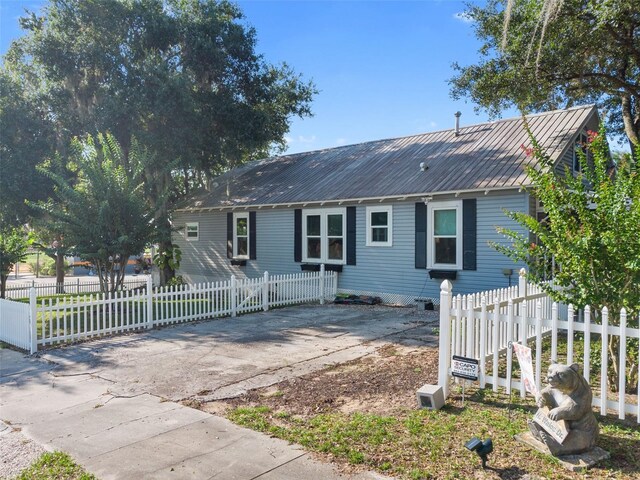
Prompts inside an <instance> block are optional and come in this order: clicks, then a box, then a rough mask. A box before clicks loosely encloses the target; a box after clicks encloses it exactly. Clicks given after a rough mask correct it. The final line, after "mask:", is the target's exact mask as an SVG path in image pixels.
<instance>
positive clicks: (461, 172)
mask: <svg viewBox="0 0 640 480" xmlns="http://www.w3.org/2000/svg"><path fill="white" fill-rule="evenodd" d="M595 113H596V110H595V107H594V106H585V107H575V108H570V109H567V110H556V111H553V112H547V113H542V114H537V115H530V116H528V117H527V120H528V123H529V127H530V129H531V131H532V133H533V134H534V136H535V137H536V139H537V140H538V142H539V143H540V145H541V146H542V147H543V148H544V149H545V150H546V152H547V153H548V154H549V155H550V157H551V159H552V160H554V161H557V160H558V159H559V158H560V157H561V155H562V153H563V152H564V151H565V150H566V148H568V146H569V144H570V141H571V139H572V138H574V136H575V135H576V134H577V133H578V130H579V129H580V128H582V127H583V126H584V125H585V124H586V123H587V121H588V119H589V118H590V117H591V116H592V115H594V114H595ZM521 145H529V138H528V136H527V133H526V132H525V130H524V128H523V126H522V119H521V118H512V119H506V120H499V121H496V122H490V123H484V124H479V125H472V126H468V127H462V128H461V129H460V135H458V136H456V135H455V131H454V130H453V129H452V130H444V131H439V132H432V133H425V134H422V135H414V136H410V137H403V138H395V139H388V140H378V141H373V142H366V143H360V144H357V145H348V146H343V147H337V148H331V149H325V150H318V151H314V152H305V153H298V154H294V155H285V156H280V157H271V158H267V159H264V160H260V161H256V162H251V163H249V164H247V165H244V166H242V167H239V168H236V169H234V170H231V171H229V172H227V173H226V174H224V175H222V176H220V177H218V178H217V179H216V180H215V183H214V188H213V189H212V190H211V191H210V192H207V193H206V194H203V195H201V196H200V197H198V198H197V199H195V200H193V201H192V202H191V203H190V205H189V207H191V208H211V207H225V206H250V205H279V204H289V203H302V202H322V201H332V200H342V199H359V198H378V197H390V196H403V195H416V194H430V193H438V192H451V191H466V190H478V189H500V188H512V187H513V188H517V187H519V186H522V185H526V184H527V181H528V179H527V175H526V173H525V171H524V168H523V167H524V166H525V165H528V164H530V163H531V162H532V158H529V157H527V156H526V155H525V153H524V152H523V151H522V148H521ZM421 162H425V164H426V165H427V166H428V169H427V171H426V172H422V171H421V170H420V168H419V165H420V163H421Z"/></svg>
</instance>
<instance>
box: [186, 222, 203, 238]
mask: <svg viewBox="0 0 640 480" xmlns="http://www.w3.org/2000/svg"><path fill="white" fill-rule="evenodd" d="M189 227H196V230H195V231H196V236H195V237H190V236H189ZM184 238H185V239H186V241H187V242H197V241H198V240H200V222H186V223H185V224H184Z"/></svg>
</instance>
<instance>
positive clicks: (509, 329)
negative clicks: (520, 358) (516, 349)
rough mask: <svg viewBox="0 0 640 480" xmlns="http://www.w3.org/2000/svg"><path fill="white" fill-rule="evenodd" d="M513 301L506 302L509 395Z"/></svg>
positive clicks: (509, 391)
mask: <svg viewBox="0 0 640 480" xmlns="http://www.w3.org/2000/svg"><path fill="white" fill-rule="evenodd" d="M512 342H513V300H511V299H509V300H508V302H507V393H509V394H510V393H511V368H512V366H513V349H512V348H511V344H512Z"/></svg>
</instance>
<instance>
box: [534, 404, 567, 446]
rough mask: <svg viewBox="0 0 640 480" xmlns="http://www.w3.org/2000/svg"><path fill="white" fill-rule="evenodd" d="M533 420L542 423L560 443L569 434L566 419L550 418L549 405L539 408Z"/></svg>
mask: <svg viewBox="0 0 640 480" xmlns="http://www.w3.org/2000/svg"><path fill="white" fill-rule="evenodd" d="M533 421H534V422H536V423H537V424H538V425H540V426H541V427H542V428H544V429H545V431H546V432H547V433H548V434H549V435H551V436H552V437H553V438H554V439H555V440H556V441H557V442H558V443H562V442H564V439H565V438H567V435H569V431H568V430H567V425H566V423H565V421H564V420H560V421H557V422H556V421H554V420H551V419H550V418H549V409H548V408H547V407H543V408H539V409H538V411H537V412H536V414H535V415H534V416H533Z"/></svg>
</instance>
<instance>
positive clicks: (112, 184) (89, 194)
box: [37, 134, 156, 291]
mask: <svg viewBox="0 0 640 480" xmlns="http://www.w3.org/2000/svg"><path fill="white" fill-rule="evenodd" d="M69 160H70V161H71V162H72V163H73V164H74V165H75V166H76V167H77V169H78V179H77V181H76V182H75V183H74V184H73V185H71V184H69V182H68V181H67V180H66V179H65V178H64V177H62V176H60V175H56V174H55V173H53V172H51V171H50V170H46V169H41V170H42V171H43V173H44V174H45V175H47V176H49V177H50V178H51V179H52V180H53V182H54V183H55V184H56V187H57V188H56V195H55V196H56V200H55V201H50V202H47V203H43V202H41V203H40V204H38V205H37V206H38V208H40V209H41V210H43V211H45V212H46V213H47V218H48V219H49V222H50V223H51V224H52V227H51V229H52V230H59V231H63V232H64V233H65V234H64V241H65V244H66V246H67V248H71V249H72V250H73V252H74V253H75V254H76V255H78V256H80V258H82V259H83V260H87V261H89V262H91V263H92V264H93V265H94V266H95V269H96V272H97V273H98V277H99V279H100V284H101V286H102V289H103V291H115V290H117V289H118V288H119V287H120V286H121V284H122V280H123V278H124V270H125V267H126V265H127V261H128V260H129V257H130V256H134V255H139V254H140V253H142V252H143V251H144V249H145V247H146V246H147V245H149V244H150V243H151V242H152V241H153V240H154V235H155V222H154V218H155V213H156V212H154V211H153V209H152V208H151V207H150V206H149V202H148V200H147V198H146V195H145V192H144V188H145V186H144V182H143V178H142V172H143V170H144V168H145V167H146V166H148V165H149V164H150V163H152V162H153V161H154V158H153V157H151V156H149V154H148V152H146V151H145V149H144V148H143V147H141V146H140V145H139V144H138V142H137V141H136V140H135V139H133V141H132V143H131V145H130V150H129V155H128V157H126V158H125V155H124V153H123V151H122V149H121V148H120V145H118V143H117V141H116V140H115V138H114V137H113V136H112V135H110V134H106V135H100V134H99V135H98V136H97V137H96V140H95V141H94V139H93V138H92V137H89V138H88V139H87V140H86V141H85V142H81V141H74V142H73V143H72V146H71V158H70V159H69Z"/></svg>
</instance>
